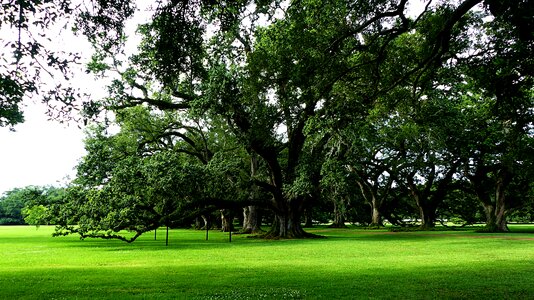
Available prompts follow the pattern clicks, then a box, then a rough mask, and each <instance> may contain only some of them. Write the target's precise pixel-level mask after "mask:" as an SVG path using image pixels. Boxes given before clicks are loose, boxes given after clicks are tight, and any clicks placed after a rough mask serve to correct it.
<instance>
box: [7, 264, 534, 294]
mask: <svg viewBox="0 0 534 300" xmlns="http://www.w3.org/2000/svg"><path fill="white" fill-rule="evenodd" d="M533 267H534V262H530V263H527V264H519V263H517V264H514V265H510V264H508V263H501V262H496V263H493V264H491V265H489V264H488V263H478V264H476V263H475V264H469V265H463V266H441V268H436V267H432V266H426V267H418V268H413V267H406V268H387V267H373V266H357V267H356V266H354V265H352V266H350V267H348V268H346V269H342V268H341V269H340V268H335V269H331V268H329V266H323V265H315V266H306V267H302V266H299V267H295V265H292V264H291V265H288V264H282V265H276V262H274V264H273V265H271V266H269V267H255V268H248V267H247V266H246V265H242V264H240V265H217V264H208V263H207V264H197V265H189V266H169V267H166V266H161V265H160V266H154V267H146V266H145V267H138V266H131V265H128V266H115V267H94V268H68V267H65V268H48V269H36V270H27V271H11V272H8V273H6V272H4V273H3V274H1V275H0V297H1V298H3V299H50V298H55V299H74V298H76V299H95V298H98V299H125V298H138V299H146V298H149V299H259V298H263V299H361V298H364V299H371V298H372V299H399V298H402V299H527V298H529V297H531V296H532V295H534V277H533V276H528V274H529V273H530V272H531V270H532V268H533Z"/></svg>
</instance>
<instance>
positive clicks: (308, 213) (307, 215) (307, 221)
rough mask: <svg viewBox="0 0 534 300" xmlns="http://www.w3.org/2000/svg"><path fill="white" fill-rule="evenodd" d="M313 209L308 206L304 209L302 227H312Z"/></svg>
mask: <svg viewBox="0 0 534 300" xmlns="http://www.w3.org/2000/svg"><path fill="white" fill-rule="evenodd" d="M312 212H313V210H312V209H311V207H308V208H306V209H305V210H304V228H312V227H313V214H312Z"/></svg>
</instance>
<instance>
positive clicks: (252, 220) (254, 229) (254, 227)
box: [241, 205, 262, 233]
mask: <svg viewBox="0 0 534 300" xmlns="http://www.w3.org/2000/svg"><path fill="white" fill-rule="evenodd" d="M241 232H242V233H259V232H262V229H261V216H260V214H259V209H258V207H257V206H253V205H251V206H246V207H244V208H243V228H242V229H241Z"/></svg>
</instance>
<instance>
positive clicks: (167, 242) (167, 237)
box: [165, 226, 169, 246]
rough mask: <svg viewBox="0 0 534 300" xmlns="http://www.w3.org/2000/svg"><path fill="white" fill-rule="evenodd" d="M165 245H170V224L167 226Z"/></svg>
mask: <svg viewBox="0 0 534 300" xmlns="http://www.w3.org/2000/svg"><path fill="white" fill-rule="evenodd" d="M165 246H169V226H167V234H166V235H165Z"/></svg>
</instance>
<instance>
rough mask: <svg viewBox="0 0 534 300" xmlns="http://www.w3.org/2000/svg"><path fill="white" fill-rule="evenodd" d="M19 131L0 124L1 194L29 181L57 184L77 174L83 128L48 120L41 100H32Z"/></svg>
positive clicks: (32, 183)
mask: <svg viewBox="0 0 534 300" xmlns="http://www.w3.org/2000/svg"><path fill="white" fill-rule="evenodd" d="M25 112H26V113H25V118H26V122H24V123H22V124H19V125H17V126H15V130H16V132H11V131H9V129H8V128H0V194H2V193H3V192H5V191H8V190H11V189H13V188H16V187H25V186H28V185H38V186H44V185H55V186H58V185H60V184H63V183H65V182H66V180H65V179H66V178H65V177H66V176H70V177H71V179H72V178H74V175H75V174H76V173H75V170H74V167H75V166H76V164H77V162H78V160H79V159H80V158H81V157H82V156H83V154H84V145H83V142H82V139H83V131H82V129H79V128H78V127H77V126H75V125H73V124H71V125H70V126H68V127H67V125H65V124H60V123H58V122H55V121H48V120H47V117H46V115H45V112H46V108H45V107H44V105H42V104H29V105H28V107H27V108H26V109H25Z"/></svg>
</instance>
